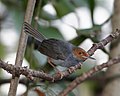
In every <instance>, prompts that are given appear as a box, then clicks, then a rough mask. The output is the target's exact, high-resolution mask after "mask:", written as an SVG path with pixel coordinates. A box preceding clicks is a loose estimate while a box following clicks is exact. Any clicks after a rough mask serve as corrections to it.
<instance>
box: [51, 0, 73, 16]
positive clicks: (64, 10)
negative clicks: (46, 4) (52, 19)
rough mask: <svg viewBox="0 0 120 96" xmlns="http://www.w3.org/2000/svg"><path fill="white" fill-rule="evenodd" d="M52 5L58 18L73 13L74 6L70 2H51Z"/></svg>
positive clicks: (66, 0) (56, 0)
mask: <svg viewBox="0 0 120 96" xmlns="http://www.w3.org/2000/svg"><path fill="white" fill-rule="evenodd" d="M52 4H53V6H54V8H55V10H56V12H57V15H58V17H62V16H64V15H66V14H68V13H70V12H73V11H74V8H75V7H74V5H73V4H72V3H71V2H70V0H53V1H52Z"/></svg>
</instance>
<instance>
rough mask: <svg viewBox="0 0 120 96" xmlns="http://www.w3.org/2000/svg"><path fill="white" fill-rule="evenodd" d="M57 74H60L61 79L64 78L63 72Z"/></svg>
mask: <svg viewBox="0 0 120 96" xmlns="http://www.w3.org/2000/svg"><path fill="white" fill-rule="evenodd" d="M57 74H60V79H62V78H63V77H64V73H63V72H62V71H57Z"/></svg>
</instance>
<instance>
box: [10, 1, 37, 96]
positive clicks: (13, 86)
mask: <svg viewBox="0 0 120 96" xmlns="http://www.w3.org/2000/svg"><path fill="white" fill-rule="evenodd" d="M35 2H36V0H28V5H27V9H26V14H25V18H24V21H25V22H28V23H30V22H31V20H32V16H33V11H34V6H35ZM27 38H28V36H27V35H26V34H25V33H24V31H23V29H22V32H21V35H20V40H19V46H18V51H17V56H16V61H15V65H16V66H21V65H22V62H23V58H24V53H25V48H26V44H27ZM18 82H19V76H18V77H14V74H12V79H11V84H10V89H9V93H8V96H16V91H17V86H18Z"/></svg>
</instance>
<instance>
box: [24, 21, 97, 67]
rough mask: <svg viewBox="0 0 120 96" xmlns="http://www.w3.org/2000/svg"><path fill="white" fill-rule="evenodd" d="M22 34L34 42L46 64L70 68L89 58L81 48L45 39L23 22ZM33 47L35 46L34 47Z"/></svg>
mask: <svg viewBox="0 0 120 96" xmlns="http://www.w3.org/2000/svg"><path fill="white" fill-rule="evenodd" d="M23 29H24V32H25V33H26V34H28V35H30V36H32V37H33V38H34V39H35V40H36V43H35V44H36V45H37V47H38V48H37V50H38V51H39V52H40V53H42V54H44V55H46V56H47V57H48V63H49V64H50V65H52V66H53V67H55V66H54V65H58V66H62V67H67V68H71V67H74V66H76V65H77V64H79V63H82V62H84V61H85V60H86V59H88V58H90V59H95V58H93V57H91V56H90V55H89V54H88V53H87V52H86V51H85V50H84V49H83V48H80V47H78V46H75V45H73V44H71V43H69V42H67V41H63V40H58V39H54V38H46V37H45V36H44V35H43V34H42V33H41V32H39V31H38V30H36V29H34V28H33V27H32V26H31V25H30V24H28V23H27V22H24V25H23ZM36 45H35V46H36Z"/></svg>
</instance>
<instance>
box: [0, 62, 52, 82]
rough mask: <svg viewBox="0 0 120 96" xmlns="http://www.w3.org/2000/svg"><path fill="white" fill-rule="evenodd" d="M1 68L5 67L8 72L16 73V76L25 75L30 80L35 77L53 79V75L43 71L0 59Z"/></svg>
mask: <svg viewBox="0 0 120 96" xmlns="http://www.w3.org/2000/svg"><path fill="white" fill-rule="evenodd" d="M0 68H3V69H4V70H6V71H7V72H8V73H10V74H14V75H15V76H19V75H24V76H26V77H27V78H29V79H30V80H34V77H37V78H42V79H44V80H48V81H52V80H53V77H52V76H50V75H48V74H46V73H44V72H42V71H41V72H40V71H35V70H31V69H28V68H27V67H21V66H16V65H12V64H8V63H5V62H3V61H2V60H0Z"/></svg>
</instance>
